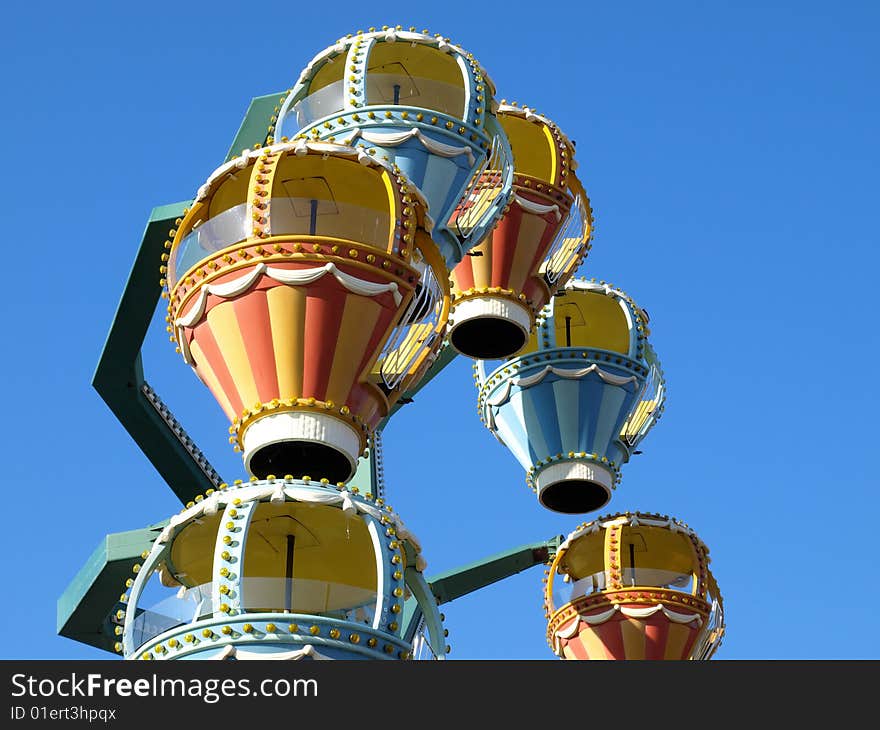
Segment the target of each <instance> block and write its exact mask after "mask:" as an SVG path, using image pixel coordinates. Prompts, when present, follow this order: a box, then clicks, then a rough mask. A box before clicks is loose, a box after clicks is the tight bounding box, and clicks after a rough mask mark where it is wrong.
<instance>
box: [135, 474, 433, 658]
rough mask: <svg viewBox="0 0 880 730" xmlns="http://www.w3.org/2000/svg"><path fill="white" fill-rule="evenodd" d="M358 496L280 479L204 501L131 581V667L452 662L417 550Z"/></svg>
mask: <svg viewBox="0 0 880 730" xmlns="http://www.w3.org/2000/svg"><path fill="white" fill-rule="evenodd" d="M354 491H355V490H352V491H348V490H346V489H339V488H335V487H331V486H327V485H324V484H319V483H316V482H311V481H305V480H303V481H300V480H293V479H284V480H281V479H274V478H273V479H269V480H267V481H258V482H251V483H245V484H243V485H235V486H232V487H226V485H223V487H222V488H221V489H219V490H217V491H213V492H212V493H211V494H209V495H207V496H205V497H201V496H200V497H199V498H198V500H197V501H195V502H193V503H191V504H190V505H189V506H188V507H187V508H185V509H184V510H183V512H181V513H180V514H178V515H175V516H174V517H173V518H172V519H171V520H170V522H169V524H168V525H167V526H166V527H165V528H164V530H163V531H162V533H161V534H160V535H159V537H158V538H157V539H156V541H155V543H154V546H153V548H152V550H151V551H150V552H149V553H148V554H147V555H146V556H145V560H144V562H143V564H139V565H138V567H137V573H136V575H135V577H133V578H132V579H130V580H129V581H128V583H127V586H126V605H127V608H126V609H125V610H123V611H122V614H123V616H122V619H123V620H124V624H123V627H122V629H121V632H122V637H123V638H122V651H123V653H124V655H125V656H126V658H130V659H237V660H242V659H409V658H412V657H411V655H412V650H413V648H415V649H417V650H418V652H419V655H420V656H421V657H422V658H438V657H439V658H444V656H445V653H446V652H445V649H446V643H445V638H444V631H443V628H442V625H441V619H440V614H439V611H438V609H437V604H436V601H435V599H434V597H433V595H432V594H431V593H430V590H429V588H428V586H427V583H426V582H425V580H424V577H423V576H422V570H423V569H424V559H423V558H422V556H421V553H420V547H419V544H418V541H417V540H416V539H415V537H414V536H413V535H412V534H410V533H409V531H408V530H407V529H406V527H405V526H404V525H403V523H402V521H401V520H400V518H399V517H398V516H397V515H396V514H395V513H394V512H393V511H391V510H390V508H389V507H387V505H384V503H383V501H382V500H381V499H374V498H373V497H372V495H370V496H369V497H367V496H360V495H357V494H355V493H354ZM129 589H130V593H129ZM410 596H411V597H412V599H413V601H414V602H416V603H417V604H418V606H419V609H420V610H421V612H422V616H423V626H424V629H423V631H422V632H421V633H420V634H419V635H416V636H409V635H408V634H407V629H408V628H409V627H408V626H407V625H406V624H405V619H404V614H403V604H404V601H405V600H406V599H407V598H408V597H410ZM426 649H427V651H426Z"/></svg>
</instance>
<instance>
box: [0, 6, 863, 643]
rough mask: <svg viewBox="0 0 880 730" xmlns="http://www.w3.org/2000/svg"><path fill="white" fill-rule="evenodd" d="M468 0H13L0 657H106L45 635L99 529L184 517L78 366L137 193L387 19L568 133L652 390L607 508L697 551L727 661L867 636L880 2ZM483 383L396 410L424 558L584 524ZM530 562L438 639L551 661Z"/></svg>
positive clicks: (191, 185)
mask: <svg viewBox="0 0 880 730" xmlns="http://www.w3.org/2000/svg"><path fill="white" fill-rule="evenodd" d="M278 7H281V8H285V10H284V11H283V13H282V14H280V15H279V14H276V12H275V8H278ZM490 7H491V8H498V7H499V6H497V5H490V4H484V5H483V6H462V5H461V4H457V5H455V6H454V7H453V6H443V7H436V4H434V3H422V4H421V6H420V7H417V6H416V4H414V3H401V2H395V3H384V4H383V6H382V9H381V10H376V11H368V10H367V9H366V8H364V7H363V5H360V4H349V3H346V2H341V3H336V4H334V5H333V6H332V9H331V10H329V11H328V10H327V8H326V7H324V6H321V5H320V4H306V5H305V6H284V5H282V6H277V5H276V6H248V5H244V4H241V3H226V2H214V3H210V4H208V3H204V4H201V3H189V4H186V3H165V2H154V3H150V4H149V5H147V6H145V5H131V4H125V3H91V4H85V5H83V6H80V7H76V6H71V5H68V4H66V3H49V4H48V5H45V4H44V5H43V6H41V8H40V11H39V13H37V12H35V11H34V10H33V8H34V6H33V5H28V4H19V5H17V6H15V7H14V8H13V7H12V6H10V7H8V8H6V10H5V11H4V26H5V29H6V33H5V39H4V48H3V50H2V51H0V61H2V64H3V73H2V78H3V85H4V96H5V98H6V104H5V105H4V114H3V115H2V117H0V128H2V132H3V138H4V139H6V140H7V142H6V150H7V153H6V159H7V161H9V162H10V163H11V164H10V168H9V170H8V171H7V174H6V175H4V176H3V179H2V181H0V186H2V188H3V199H4V200H5V201H6V210H7V214H6V220H7V237H6V244H5V250H6V251H7V254H6V260H7V262H8V264H7V269H6V275H5V276H4V285H5V287H4V288H5V291H6V294H7V296H6V297H5V303H4V310H5V311H4V321H5V322H6V323H7V325H6V326H7V330H6V333H5V334H6V337H5V343H6V346H5V348H4V350H5V352H4V356H3V358H2V359H0V383H2V384H3V385H2V388H3V394H4V398H3V401H4V404H5V408H4V411H5V414H6V418H5V424H4V426H3V432H2V433H3V445H4V447H5V453H6V458H5V460H4V474H5V484H6V489H5V497H6V499H5V511H6V515H7V518H6V519H7V522H6V527H5V538H6V539H5V545H6V551H7V562H6V565H5V568H4V572H5V586H6V597H5V600H4V602H3V608H0V616H2V618H3V619H4V621H5V622H7V624H8V625H10V626H14V627H16V630H13V631H11V632H8V636H7V638H6V640H5V641H4V644H3V647H4V648H3V650H2V652H0V657H2V658H92V657H94V658H98V657H103V656H109V655H104V654H102V653H100V652H97V650H93V649H91V648H89V647H86V646H83V645H79V644H76V643H74V642H72V641H70V640H68V639H63V638H60V637H57V636H56V635H55V602H56V600H57V598H58V596H59V595H60V594H61V593H62V591H63V590H64V588H65V587H66V585H67V583H68V582H69V580H70V579H71V578H72V577H73V576H74V574H75V573H76V572H77V570H78V569H79V568H80V566H81V565H82V564H83V563H84V562H85V560H86V559H87V558H88V556H89V554H90V553H91V552H92V550H93V549H94V547H95V546H96V545H97V544H98V542H99V541H100V540H101V538H102V537H103V535H104V534H105V533H108V532H117V531H122V530H127V529H134V528H137V527H142V526H145V525H147V524H149V523H152V522H156V521H159V520H161V519H163V518H165V517H167V516H168V515H170V514H171V513H172V512H175V511H177V509H179V504H178V503H177V502H176V500H175V498H174V496H173V494H172V493H171V491H170V489H168V488H167V487H166V486H165V485H164V483H162V481H161V479H160V478H159V477H158V475H157V473H156V472H155V470H154V469H153V467H152V466H151V465H150V464H149V462H147V460H146V459H145V458H144V457H143V455H142V454H141V453H140V451H139V450H138V449H137V447H136V446H135V445H134V444H133V443H132V442H131V441H130V439H129V438H128V436H127V434H126V433H125V431H124V430H123V428H122V427H121V426H120V425H119V424H118V423H117V422H116V421H115V419H114V417H113V416H112V414H111V413H110V411H109V410H108V409H107V408H106V406H105V405H104V403H103V402H102V401H101V400H100V398H99V397H98V395H97V394H96V393H95V392H94V391H93V390H92V388H91V386H90V379H91V375H92V372H93V369H94V366H95V364H96V363H97V359H98V355H99V353H100V349H101V346H102V344H103V341H104V337H105V335H106V331H107V329H108V327H109V324H110V321H111V318H112V316H113V313H114V311H115V308H116V304H117V301H118V298H119V296H120V294H121V292H122V289H123V286H124V283H125V279H126V277H127V275H128V271H129V268H130V266H131V263H132V261H133V260H134V256H135V253H136V248H137V245H138V243H139V241H140V238H141V235H142V232H143V228H144V226H145V224H146V221H147V218H148V216H149V213H150V210H151V209H152V208H153V207H154V206H156V205H161V204H164V203H172V202H176V201H179V200H186V199H189V198H191V197H192V196H193V194H194V193H195V191H196V190H197V188H198V187H199V185H201V183H202V182H203V181H204V179H205V178H206V177H207V176H208V174H209V173H210V172H211V171H212V170H213V169H214V168H215V167H216V166H218V165H219V164H220V163H221V162H222V160H223V157H224V155H225V153H226V150H227V148H228V146H229V144H230V143H231V141H232V138H233V136H234V135H235V132H236V131H237V129H238V126H239V124H240V122H241V120H242V118H243V116H244V113H245V111H246V109H247V106H248V103H249V101H250V99H251V98H252V97H254V96H259V95H262V94H268V93H272V92H275V91H279V90H282V89H285V88H288V87H289V86H291V85H292V84H293V82H294V81H295V79H296V77H297V76H298V74H299V71H300V69H301V68H302V67H304V66H305V64H306V63H307V62H308V61H309V60H310V59H311V58H312V56H313V55H314V54H315V53H317V52H318V51H319V50H321V49H323V48H324V47H325V46H327V45H330V44H331V43H333V42H334V41H335V40H336V39H337V38H338V37H340V36H342V35H345V34H346V33H349V32H354V31H355V30H357V29H358V28H364V29H366V28H367V27H368V26H371V25H376V26H380V25H382V24H385V23H387V24H398V23H400V24H403V25H404V26H409V25H415V26H417V27H418V28H420V29H421V28H428V29H430V31H431V32H440V33H443V34H444V35H447V36H449V37H451V38H452V40H453V41H455V42H457V43H459V44H461V45H462V46H464V47H465V48H466V49H467V50H469V51H471V52H473V53H474V55H475V56H476V57H477V58H478V59H479V61H480V62H481V63H482V64H483V65H484V66H485V67H486V69H487V70H488V71H489V74H490V75H491V76H492V78H493V79H494V81H495V83H496V85H497V87H498V97H499V98H506V99H508V100H516V101H518V102H520V103H526V104H528V105H529V106H531V107H533V108H535V109H537V110H538V111H540V112H542V113H544V114H546V115H547V116H549V117H550V118H552V119H554V120H555V121H556V122H557V123H558V124H559V125H560V126H561V127H562V129H563V130H564V131H565V132H566V133H567V134H568V136H569V137H571V138H573V139H575V140H576V141H577V145H578V146H577V159H578V161H579V163H580V168H579V175H580V177H581V179H582V181H583V183H584V185H585V187H586V190H587V192H588V194H589V195H590V197H591V200H592V204H593V208H594V210H595V213H596V220H597V226H596V235H595V239H594V245H593V250H592V252H591V254H590V256H589V257H588V259H587V261H586V262H585V264H584V265H583V266H582V268H581V270H580V272H579V273H581V274H584V275H586V276H588V277H590V276H595V277H596V278H598V279H605V280H608V281H611V282H613V283H614V284H615V285H617V286H619V287H621V288H623V289H624V290H626V291H627V292H628V293H629V294H631V295H632V296H633V297H634V298H635V299H636V301H637V302H639V304H641V305H642V306H643V307H644V308H646V309H647V310H648V312H649V313H650V315H651V323H652V343H653V345H654V348H655V349H656V351H657V353H658V355H659V356H660V358H661V360H662V363H663V367H664V370H665V373H666V376H667V380H668V385H669V399H668V403H667V408H666V413H665V414H664V417H663V419H661V421H660V422H659V424H658V425H657V427H656V428H655V430H654V431H653V432H652V433H651V434H650V435H649V436H648V438H647V439H646V440H645V441H644V443H643V445H642V447H641V448H642V450H643V451H644V453H643V454H642V455H640V456H636V457H634V459H633V460H632V461H631V462H630V463H629V464H627V465H625V466H624V468H623V482H622V484H621V486H620V487H619V488H618V490H617V491H616V493H615V495H614V498H613V500H612V502H611V504H610V505H609V506H608V507H607V508H606V509H605V510H603V513H606V512H609V511H622V510H627V509H631V510H633V509H640V510H645V511H651V512H655V511H656V512H661V513H664V514H670V515H675V516H677V517H679V518H681V519H683V520H684V521H685V522H687V523H688V524H690V525H691V526H692V527H693V528H694V529H695V530H696V531H697V532H698V533H699V535H700V536H701V537H702V538H703V540H704V541H705V542H706V543H707V544H708V545H709V547H710V549H711V552H712V557H713V562H712V568H713V571H714V573H715V576H716V578H717V580H718V583H719V586H720V588H721V591H722V593H723V595H724V597H725V605H726V610H727V618H728V634H727V637H726V639H725V642H724V644H723V646H722V647H721V649H720V651H719V653H718V655H717V658H718V659H752V658H757V659H783V658H784V659H789V658H810V659H819V658H877V657H880V639H878V637H877V633H876V632H874V631H871V630H870V628H868V627H869V625H870V621H869V619H870V616H871V615H873V614H874V613H875V612H876V606H877V605H878V602H880V595H878V585H880V581H878V580H877V578H878V571H877V569H876V556H875V555H874V552H873V551H874V550H875V549H876V541H875V540H874V539H873V537H872V533H873V527H872V517H873V515H874V514H875V513H876V512H877V508H878V496H877V489H876V487H877V483H878V479H877V477H876V458H875V456H874V454H876V446H875V443H874V442H875V440H876V439H875V434H874V432H873V431H872V428H874V427H875V425H874V424H875V423H876V414H877V413H878V398H877V395H876V394H877V392H878V389H877V386H876V384H875V382H874V380H875V375H874V372H873V365H874V363H875V362H876V360H877V358H878V355H880V347H878V337H877V334H876V328H875V323H874V313H875V310H876V306H875V303H874V301H873V296H872V292H873V291H875V290H876V287H877V284H876V272H877V265H878V254H877V243H878V234H877V228H876V223H875V220H874V218H875V214H876V208H877V203H876V200H877V194H878V182H877V174H878V170H880V153H878V144H877V130H878V129H880V105H878V97H877V93H876V90H877V88H878V75H880V74H878V72H880V44H878V43H877V42H876V41H877V38H876V28H877V27H878V22H880V6H878V5H877V4H876V3H872V2H849V3H840V4H831V3H818V2H785V3H779V2H760V3H758V2H754V3H749V2H737V3H728V2H713V3H697V2H675V3H662V4H661V3H654V2H629V3H607V2H603V3H598V2H582V3H572V4H570V6H569V8H567V9H566V8H565V7H563V6H561V5H558V4H557V5H541V4H532V5H526V4H519V3H516V2H514V3H506V4H504V6H503V7H504V8H505V9H506V10H507V14H501V13H499V12H498V10H497V9H493V10H491V11H490ZM36 254H39V255H36ZM154 325H155V326H154V327H153V329H152V331H151V335H150V338H149V340H148V342H147V344H146V346H145V352H144V357H145V363H146V373H147V378H148V379H149V380H150V382H151V383H152V384H153V385H154V386H155V387H156V389H157V390H158V391H159V392H160V393H161V394H162V395H163V397H165V398H166V400H167V401H168V402H169V404H170V405H171V407H172V408H173V409H174V410H175V412H176V413H177V415H178V416H179V418H180V420H181V421H182V422H183V424H184V425H185V426H186V428H187V429H188V430H189V432H190V433H191V435H192V436H193V437H194V438H195V440H196V442H197V443H198V444H199V445H200V446H201V447H202V449H203V450H204V451H205V452H206V453H207V455H208V456H209V458H210V459H211V461H212V462H213V463H214V465H215V466H216V467H217V469H218V470H219V471H220V472H221V474H223V475H224V477H225V478H226V479H228V480H229V481H231V480H232V479H234V478H240V477H242V476H244V474H243V469H242V467H241V465H240V461H239V459H238V456H237V455H236V454H233V453H232V451H231V450H230V449H229V446H228V443H227V440H226V437H227V433H226V427H227V423H226V421H225V419H224V417H223V415H222V413H221V411H220V409H219V407H218V406H216V404H215V403H214V402H213V400H211V398H210V396H209V395H208V394H207V391H205V390H204V389H203V387H202V386H201V385H200V384H199V383H198V382H197V381H196V380H195V379H194V377H193V376H192V374H191V373H190V372H189V370H188V369H187V368H186V367H185V366H184V365H183V364H182V363H181V362H180V361H179V359H178V358H177V356H175V354H174V352H173V347H169V343H168V342H167V339H166V337H165V332H164V330H163V328H162V327H161V326H160V325H161V322H160V321H158V320H157V321H156V322H154ZM857 355H858V357H857ZM475 405H476V393H475V391H474V388H473V384H472V380H471V375H470V362H469V361H466V360H464V359H463V358H459V359H458V360H457V361H455V362H454V363H453V364H452V365H451V366H450V367H449V368H447V370H446V371H444V372H443V373H442V374H441V375H440V376H439V377H438V378H437V379H436V380H434V381H433V382H432V383H431V384H430V385H429V386H428V387H427V388H426V389H425V390H424V391H422V393H421V394H420V395H419V397H418V398H417V399H416V401H415V402H414V403H413V404H412V405H408V406H406V408H404V409H403V410H402V411H401V412H400V413H399V414H398V415H397V416H396V417H395V418H394V419H393V421H392V422H391V423H390V425H389V426H388V428H387V429H386V431H385V445H386V464H387V469H386V471H387V481H388V493H389V502H390V503H391V504H392V505H393V506H394V508H395V509H396V510H397V511H398V512H399V513H400V514H401V516H402V517H403V519H404V520H405V521H406V522H407V524H408V525H409V526H410V527H411V528H412V530H413V532H415V533H416V534H417V535H418V536H419V537H420V539H421V541H422V543H423V546H424V549H425V554H426V557H427V558H428V562H429V570H428V573H429V574H431V573H435V572H441V571H445V570H447V569H450V568H453V567H455V566H457V565H461V564H464V563H469V562H471V561H473V560H475V559H477V558H479V557H482V556H486V555H491V554H493V553H497V552H500V551H503V550H506V549H508V548H512V547H515V546H517V545H520V544H524V543H528V542H533V541H536V540H541V539H545V538H549V537H551V536H552V535H555V534H561V533H567V532H569V531H570V530H572V529H574V528H575V526H576V525H577V524H578V523H579V522H580V521H581V519H579V518H578V517H577V516H564V515H558V514H553V513H550V512H547V511H546V510H543V509H542V508H541V507H540V506H539V505H538V503H537V500H536V499H535V498H534V495H533V494H532V493H531V492H530V491H529V490H528V489H527V488H526V486H525V484H524V475H523V472H522V470H521V468H520V467H519V465H518V464H517V463H516V461H515V460H514V458H513V456H512V455H511V454H510V453H508V452H507V451H506V450H505V449H504V448H503V447H502V446H501V445H500V444H499V443H497V442H496V441H495V440H494V439H493V438H492V437H491V436H490V434H489V433H488V432H487V431H485V429H483V427H482V425H481V424H480V422H479V419H478V416H477V413H476V408H475ZM540 581H541V569H540V568H535V569H532V570H531V571H527V572H525V573H523V574H521V575H519V576H516V577H514V578H511V579H508V580H507V581H505V582H503V583H499V584H497V585H495V586H493V587H490V588H487V589H484V590H482V591H480V592H478V593H476V594H474V595H472V596H469V597H467V598H463V599H460V600H458V601H456V602H454V603H452V604H450V605H448V606H446V607H445V609H444V612H445V614H446V617H447V627H448V628H449V632H450V641H451V643H452V647H453V653H452V654H451V657H450V658H459V659H474V658H493V659H515V658H521V659H552V658H553V657H552V654H551V653H550V650H549V649H548V647H547V645H546V643H545V640H544V618H543V612H542V609H541V605H540V604H541V590H540V589H541V582H540ZM866 628H868V630H866Z"/></svg>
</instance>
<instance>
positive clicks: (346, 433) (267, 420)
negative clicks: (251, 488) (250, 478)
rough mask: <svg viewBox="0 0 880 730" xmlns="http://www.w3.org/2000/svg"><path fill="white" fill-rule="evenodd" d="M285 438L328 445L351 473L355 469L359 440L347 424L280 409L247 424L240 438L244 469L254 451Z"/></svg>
mask: <svg viewBox="0 0 880 730" xmlns="http://www.w3.org/2000/svg"><path fill="white" fill-rule="evenodd" d="M285 441H308V442H311V443H317V444H323V445H324V446H329V447H331V448H333V449H336V451H338V452H340V453H341V454H342V455H343V456H344V457H345V458H346V459H347V460H348V462H349V464H351V471H352V474H353V473H354V471H355V469H356V468H357V460H358V456H359V455H360V452H361V448H360V444H361V440H360V436H359V435H358V432H357V431H355V430H354V429H353V428H352V427H351V426H349V425H348V424H346V423H343V422H342V421H340V420H339V419H338V418H334V417H333V416H328V415H325V414H323V413H303V412H300V411H284V412H282V413H272V414H268V415H266V416H264V417H263V418H260V419H257V420H256V421H254V422H253V423H252V424H250V426H248V428H247V430H246V431H245V432H244V435H243V437H242V446H243V447H244V466H245V469H247V470H248V471H250V465H251V459H252V458H253V456H254V453H255V452H256V451H258V450H259V449H261V448H263V447H264V446H269V445H270V444H277V443H283V442H285Z"/></svg>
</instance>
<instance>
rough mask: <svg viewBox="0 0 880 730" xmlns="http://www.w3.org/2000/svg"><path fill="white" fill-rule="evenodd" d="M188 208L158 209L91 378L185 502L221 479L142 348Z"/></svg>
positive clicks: (136, 259) (136, 441) (160, 473)
mask: <svg viewBox="0 0 880 730" xmlns="http://www.w3.org/2000/svg"><path fill="white" fill-rule="evenodd" d="M187 205H189V202H188V201H187V202H183V203H174V204H173V205H165V206H162V207H160V208H154V209H153V212H152V214H151V215H150V220H149V222H148V223H147V227H146V230H145V231H144V235H143V239H142V241H141V245H140V247H139V248H138V252H137V256H136V258H135V261H134V265H133V266H132V269H131V273H130V274H129V277H128V281H127V282H126V285H125V289H124V291H123V293H122V299H121V300H120V302H119V307H118V308H117V310H116V315H115V316H114V318H113V323H112V324H111V326H110V332H109V334H108V335H107V341H106V342H105V343H104V349H103V351H102V352H101V358H100V360H99V361H98V367H97V368H96V370H95V374H94V376H92V386H93V387H94V388H95V390H97V391H98V393H99V394H100V395H101V398H103V399H104V402H105V403H106V404H107V405H108V406H109V407H110V410H111V411H113V415H115V416H116V418H118V419H119V422H120V423H121V424H122V425H123V426H124V427H125V429H126V430H127V431H128V433H129V435H130V436H131V437H132V439H134V442H135V443H136V444H137V445H138V446H139V447H140V449H141V451H143V452H144V454H145V455H146V457H147V458H148V459H149V460H150V462H151V463H152V464H153V466H154V467H156V471H158V472H159V475H160V476H161V477H162V478H163V479H164V480H165V481H166V482H167V483H168V485H169V486H170V487H171V489H172V491H173V492H174V493H175V494H176V495H177V497H178V498H179V499H180V501H181V502H184V503H185V502H187V501H189V500H190V499H192V498H193V497H194V496H195V495H196V494H203V493H204V492H205V490H207V489H211V488H214V489H216V488H217V486H218V485H219V484H220V482H221V481H222V480H221V478H220V476H219V475H218V474H217V472H216V471H214V469H213V467H212V466H211V465H210V464H209V463H208V460H207V459H206V458H205V456H204V455H203V454H202V452H201V451H200V450H199V449H198V448H197V447H196V445H195V444H194V443H193V441H192V439H190V438H189V436H187V434H186V432H185V431H184V429H183V427H182V426H181V425H180V424H179V423H178V422H177V420H176V419H175V418H174V416H173V414H172V413H171V411H170V410H169V409H168V408H167V407H165V405H164V404H163V403H162V400H161V398H159V396H158V394H156V393H155V392H154V391H153V389H152V388H150V386H149V385H148V384H147V383H146V381H145V380H144V373H143V366H142V364H141V347H142V346H143V342H144V338H145V337H146V334H147V328H148V327H149V324H150V320H151V319H152V317H153V312H154V311H155V309H156V304H157V303H158V301H159V297H160V296H161V293H162V287H161V286H160V284H159V273H158V269H159V262H160V260H161V255H162V253H163V252H164V245H165V241H166V240H168V238H169V230H170V229H172V228H174V226H175V220H177V218H178V217H180V216H181V215H182V214H183V211H184V209H185V208H186V207H187Z"/></svg>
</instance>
